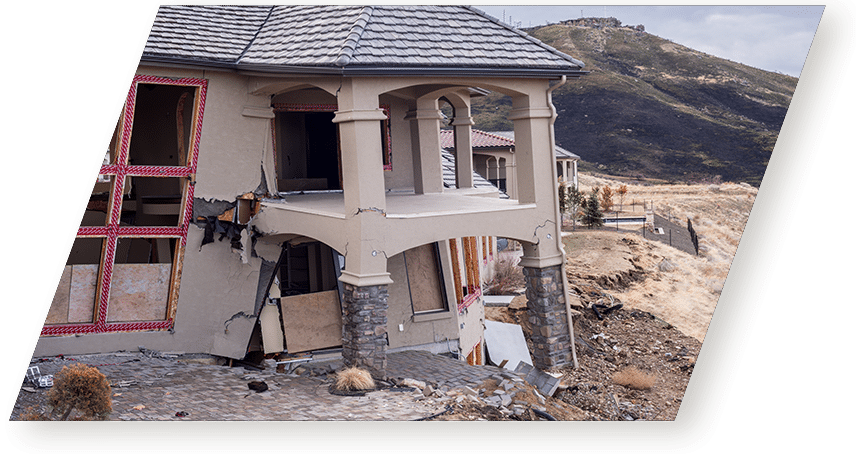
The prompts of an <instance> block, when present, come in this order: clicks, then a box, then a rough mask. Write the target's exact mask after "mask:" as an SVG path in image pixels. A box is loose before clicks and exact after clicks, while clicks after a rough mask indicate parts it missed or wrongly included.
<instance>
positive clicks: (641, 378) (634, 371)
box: [612, 366, 657, 390]
mask: <svg viewBox="0 0 856 454" xmlns="http://www.w3.org/2000/svg"><path fill="white" fill-rule="evenodd" d="M612 381H614V382H615V383H616V384H619V385H621V386H626V387H628V388H630V389H638V390H643V389H651V387H652V386H654V383H655V382H656V381H657V377H655V376H654V375H651V374H649V373H647V372H644V371H642V370H639V369H638V368H636V367H635V366H630V367H626V368H624V369H622V370H620V371H618V372H617V373H616V374H615V375H613V376H612Z"/></svg>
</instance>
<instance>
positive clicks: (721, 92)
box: [473, 18, 798, 186]
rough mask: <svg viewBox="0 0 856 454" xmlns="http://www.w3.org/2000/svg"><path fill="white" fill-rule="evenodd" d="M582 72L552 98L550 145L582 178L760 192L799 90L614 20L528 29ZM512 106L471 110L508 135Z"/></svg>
mask: <svg viewBox="0 0 856 454" xmlns="http://www.w3.org/2000/svg"><path fill="white" fill-rule="evenodd" d="M527 32H529V33H530V34H531V35H532V36H534V37H536V38H538V39H540V40H541V41H544V42H545V43H547V44H549V45H551V46H553V47H555V48H557V49H559V50H561V51H563V52H565V53H568V54H569V55H572V56H574V57H576V58H578V59H580V60H582V61H583V62H584V63H585V64H586V68H585V69H586V70H588V71H590V74H588V75H587V76H585V77H583V78H581V79H579V80H574V81H570V82H569V83H568V84H566V85H565V86H563V87H561V88H559V89H558V90H557V91H556V92H555V93H554V94H553V103H554V104H555V106H556V108H557V110H558V112H559V118H558V119H557V121H556V125H555V129H556V142H557V143H558V145H560V146H562V147H564V148H566V149H568V150H571V151H573V152H575V153H577V154H578V155H580V157H582V160H583V164H582V167H581V169H582V170H583V171H592V170H597V171H599V172H603V173H608V174H612V175H620V176H630V177H641V178H657V179H664V180H669V181H682V182H690V181H719V180H721V181H733V182H747V183H750V184H752V185H754V186H758V185H760V183H761V179H762V177H763V175H764V171H765V170H766V167H767V162H768V160H769V158H770V156H771V154H772V151H773V147H774V145H775V143H776V138H777V137H778V133H779V130H780V129H781V126H782V122H783V121H784V118H785V114H786V113H787V110H788V106H789V104H790V101H791V98H792V96H793V93H794V90H795V89H796V86H797V81H798V79H797V78H795V77H791V76H787V75H783V74H779V73H774V72H769V71H764V70H761V69H756V68H752V67H749V66H746V65H742V64H740V63H736V62H732V61H729V60H725V59H722V58H718V57H715V56H712V55H709V54H705V53H703V52H699V51H696V50H693V49H690V48H688V47H685V46H682V45H680V44H677V43H674V42H672V41H669V40H666V39H663V38H660V37H657V36H655V35H651V34H649V33H646V32H645V31H644V27H639V26H637V27H627V26H620V22H618V21H617V20H615V19H612V18H610V19H587V20H582V21H580V20H577V21H566V22H564V23H559V24H553V25H548V26H545V27H539V28H534V29H530V30H527ZM510 107H511V106H510V100H509V99H508V98H506V97H503V96H501V95H499V94H492V95H490V96H487V97H485V98H482V99H480V100H478V101H476V102H474V107H473V115H474V117H475V120H476V123H477V125H478V127H480V128H482V129H486V130H502V129H510V128H511V125H510V123H508V122H507V120H505V117H506V115H507V112H508V110H509V109H510Z"/></svg>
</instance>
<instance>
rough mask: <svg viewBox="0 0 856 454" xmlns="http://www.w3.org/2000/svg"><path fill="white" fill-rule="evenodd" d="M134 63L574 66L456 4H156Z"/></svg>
mask: <svg viewBox="0 0 856 454" xmlns="http://www.w3.org/2000/svg"><path fill="white" fill-rule="evenodd" d="M143 61H153V62H175V63H185V64H195V65H207V66H226V67H232V68H244V69H255V70H267V71H277V72H301V71H303V72H306V71H310V72H311V71H313V70H314V71H315V72H319V71H320V72H324V71H325V70H326V72H336V71H338V72H340V73H342V72H347V71H351V72H353V73H355V74H356V73H359V72H360V71H362V72H363V73H372V72H378V71H379V70H384V71H387V72H401V71H404V72H406V71H407V70H408V69H409V70H411V71H416V70H417V69H418V70H422V71H425V70H426V69H427V70H428V71H439V70H446V71H451V70H456V71H457V72H456V74H457V73H460V72H461V71H463V72H466V71H467V70H469V71H470V72H473V73H476V72H478V70H481V71H482V72H484V71H490V72H491V73H492V74H494V73H501V74H502V73H508V74H511V73H513V72H515V71H516V72H518V73H519V72H521V71H522V72H524V73H527V74H549V75H551V76H555V75H557V74H569V75H571V74H574V73H577V72H579V71H580V70H581V69H582V67H583V66H584V65H583V63H582V62H580V61H578V60H576V59H574V58H572V57H570V56H568V55H566V54H563V53H561V52H559V51H557V50H556V49H554V48H552V47H550V46H548V45H546V44H544V43H542V42H540V41H538V40H537V39H535V38H532V37H530V36H529V35H527V34H525V33H523V32H521V31H518V30H516V29H513V28H511V27H509V26H507V25H505V24H502V23H500V22H499V21H497V20H496V19H494V18H492V17H490V16H488V15H486V14H485V13H483V12H481V11H479V10H477V9H475V8H470V7H464V6H415V5H407V6H391V5H383V6H352V5H338V6H322V5H313V6H297V5H280V6H178V5H169V6H161V7H160V9H159V10H158V14H157V17H156V18H155V22H154V25H153V26H152V29H151V33H150V35H149V38H148V41H147V43H146V47H145V50H144V52H143Z"/></svg>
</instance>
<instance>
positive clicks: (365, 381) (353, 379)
mask: <svg viewBox="0 0 856 454" xmlns="http://www.w3.org/2000/svg"><path fill="white" fill-rule="evenodd" d="M374 387H375V382H374V379H373V378H372V376H371V374H369V372H368V371H366V370H363V369H360V368H358V367H348V368H346V369H342V370H340V371H339V372H337V373H336V383H334V384H333V388H334V389H335V390H336V391H344V392H353V391H366V390H369V389H374Z"/></svg>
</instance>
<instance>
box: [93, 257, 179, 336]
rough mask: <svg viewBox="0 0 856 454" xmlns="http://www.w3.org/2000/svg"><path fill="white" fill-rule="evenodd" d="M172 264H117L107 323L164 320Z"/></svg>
mask: <svg viewBox="0 0 856 454" xmlns="http://www.w3.org/2000/svg"><path fill="white" fill-rule="evenodd" d="M171 273H172V263H117V264H116V265H114V266H113V278H112V281H111V283H110V306H109V307H108V309H107V321H108V322H134V321H145V320H165V319H166V306H167V300H168V298H169V280H170V274H171Z"/></svg>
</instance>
